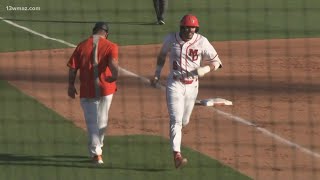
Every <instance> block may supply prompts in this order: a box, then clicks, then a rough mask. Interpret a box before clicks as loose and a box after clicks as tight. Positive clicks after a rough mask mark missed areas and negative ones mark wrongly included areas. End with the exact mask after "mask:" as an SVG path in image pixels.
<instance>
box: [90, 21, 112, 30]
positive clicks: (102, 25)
mask: <svg viewBox="0 0 320 180" xmlns="http://www.w3.org/2000/svg"><path fill="white" fill-rule="evenodd" d="M100 29H102V30H105V31H107V32H108V31H109V26H108V23H106V22H96V24H95V25H94V27H93V29H92V30H93V31H97V30H100Z"/></svg>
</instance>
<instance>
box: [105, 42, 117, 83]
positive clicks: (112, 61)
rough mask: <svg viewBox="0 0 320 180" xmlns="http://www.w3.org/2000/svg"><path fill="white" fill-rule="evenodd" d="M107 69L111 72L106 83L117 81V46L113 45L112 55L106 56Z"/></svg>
mask: <svg viewBox="0 0 320 180" xmlns="http://www.w3.org/2000/svg"><path fill="white" fill-rule="evenodd" d="M108 67H109V68H110V71H111V74H112V75H111V76H108V77H106V81H107V82H109V83H111V82H114V81H116V80H117V79H118V76H119V62H118V46H117V45H115V46H114V47H113V49H112V53H111V55H110V56H108Z"/></svg>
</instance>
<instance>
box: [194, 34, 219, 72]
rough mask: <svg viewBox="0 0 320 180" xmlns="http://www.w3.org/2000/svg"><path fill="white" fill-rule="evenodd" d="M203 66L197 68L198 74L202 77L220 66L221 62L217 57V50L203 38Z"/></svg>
mask: <svg viewBox="0 0 320 180" xmlns="http://www.w3.org/2000/svg"><path fill="white" fill-rule="evenodd" d="M203 48H204V50H203V56H202V57H203V64H204V65H203V66H201V67H199V68H198V69H197V74H198V76H200V77H202V76H204V75H205V74H207V73H208V72H210V71H212V70H213V71H216V70H218V69H219V68H222V63H221V60H220V58H219V55H218V53H217V51H216V50H215V49H214V47H213V46H212V45H211V44H210V42H209V41H208V40H207V39H205V41H204V43H203Z"/></svg>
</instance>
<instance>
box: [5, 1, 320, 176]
mask: <svg viewBox="0 0 320 180" xmlns="http://www.w3.org/2000/svg"><path fill="white" fill-rule="evenodd" d="M154 5H157V6H160V9H158V10H155V8H154ZM162 5H163V7H161V6H162ZM0 8H1V9H0V38H1V44H0V78H1V79H0V120H1V121H0V122H1V124H0V179H101V178H108V179H150V178H152V179H275V180H277V179H279V180H280V179H281V180H283V179H288V180H289V179H290V180H291V179H310V180H311V179H312V180H313V179H320V173H319V172H320V171H319V168H320V167H319V159H320V146H319V143H318V139H319V131H320V124H319V122H318V120H319V118H318V117H319V115H320V114H319V111H318V109H319V108H320V105H319V102H320V93H319V92H320V84H319V78H320V72H319V70H320V63H319V62H320V61H319V60H320V59H319V58H320V51H319V47H320V46H319V44H320V39H319V35H320V24H319V23H318V19H319V18H320V13H319V12H320V2H318V1H315V0H310V1H303V0H290V1H289V0H260V1H250V0H239V1H231V0H223V1H218V0H199V1H189V0H188V1H165V2H162V1H159V2H158V1H151V0H135V1H129V0H128V1H124V0H122V1H115V0H113V1H111V0H109V1H102V0H101V1H100V0H94V1H83V0H81V1H76V0H70V1H62V0H55V1H52V0H49V1H48V0H37V1H35V0H29V1H21V0H10V1H4V2H1V3H0ZM161 12H163V15H161ZM189 13H191V14H193V15H195V16H196V17H197V19H198V20H199V34H201V35H203V36H204V37H206V38H207V39H208V40H209V42H211V44H212V45H213V47H214V48H215V50H216V51H217V53H218V55H219V57H220V59H221V62H222V64H223V67H222V68H221V69H219V70H217V71H211V72H210V73H207V74H206V75H205V76H204V77H201V78H199V79H198V81H199V92H198V96H197V100H204V99H210V98H219V99H220V100H221V99H225V100H229V101H231V102H232V105H228V106H226V105H224V106H202V105H199V104H197V105H196V106H195V107H194V108H193V110H192V115H191V117H190V122H189V124H188V125H187V126H185V127H183V128H182V148H181V153H182V155H183V156H184V157H185V158H187V159H188V163H187V164H186V166H185V167H184V168H183V169H181V170H180V169H178V170H176V169H175V167H174V157H173V152H172V149H171V144H170V136H169V130H170V126H172V124H171V125H170V120H169V119H170V116H169V114H168V106H167V101H168V98H167V95H168V92H167V91H166V86H167V78H168V75H169V71H170V66H171V65H172V64H170V61H169V56H167V59H166V62H165V65H164V67H163V69H162V71H161V76H160V81H159V82H160V83H161V85H160V86H158V88H153V87H152V86H151V85H150V79H152V78H153V76H154V74H155V71H156V64H157V56H158V55H159V52H160V48H161V46H162V43H163V41H164V39H165V37H166V35H167V34H168V33H170V32H179V31H180V30H181V29H180V27H179V26H180V20H181V18H182V17H183V16H184V15H186V14H189ZM98 21H103V22H107V23H108V25H109V35H108V39H109V40H110V41H112V42H114V43H116V44H118V46H119V58H118V59H119V66H120V68H119V77H118V79H117V92H116V93H115V94H114V97H113V99H112V103H111V108H110V111H109V113H108V116H109V118H108V126H107V128H106V129H105V139H104V146H103V147H102V151H103V160H104V164H103V165H99V166H96V165H93V163H92V160H91V157H90V154H89V153H88V149H87V148H88V147H87V144H88V130H87V125H86V123H85V120H84V114H83V109H82V107H81V105H80V98H79V93H80V92H79V85H80V81H79V72H78V74H77V75H78V76H77V78H76V82H75V87H76V89H77V91H78V95H77V96H76V98H75V99H71V98H69V97H68V83H69V81H68V76H69V68H68V67H67V62H68V61H69V58H70V57H71V55H72V53H73V52H74V50H75V47H76V46H77V45H78V44H79V43H80V42H82V41H84V40H85V39H87V38H88V37H89V36H90V35H91V34H92V28H93V27H94V25H95V23H96V22H98ZM177 42H178V40H177ZM190 46H191V45H190ZM181 48H182V46H181ZM201 48H203V47H202V46H200V47H199V49H201ZM195 52H198V51H194V50H193V51H192V53H191V54H188V53H187V55H188V56H191V55H193V56H195V54H194V53H195ZM199 52H200V50H199ZM182 54H183V53H182ZM182 59H183V57H181V59H180V61H181V60H182ZM169 78H170V77H169ZM187 86H189V85H182V86H179V87H175V88H177V92H178V91H180V92H181V91H183V93H182V95H183V96H185V95H188V93H190V91H188V88H187ZM183 88H185V89H183ZM216 100H217V99H216ZM170 103H172V104H177V102H176V101H175V100H173V101H170Z"/></svg>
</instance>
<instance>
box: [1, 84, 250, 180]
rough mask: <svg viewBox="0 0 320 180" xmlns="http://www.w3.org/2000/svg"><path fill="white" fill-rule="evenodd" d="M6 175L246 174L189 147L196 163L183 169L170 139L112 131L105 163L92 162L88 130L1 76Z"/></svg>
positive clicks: (197, 176)
mask: <svg viewBox="0 0 320 180" xmlns="http://www.w3.org/2000/svg"><path fill="white" fill-rule="evenodd" d="M0 88H1V94H0V99H1V101H0V107H1V109H0V114H1V116H0V122H1V126H0V144H1V146H0V179H10V180H12V179H32V180H36V179H39V180H40V179H41V180H42V179H48V180H49V179H70V180H71V179H104V178H107V179H109V178H111V179H137V180H141V179H151V178H152V179H159V180H161V179H163V178H165V179H180V178H181V179H243V180H247V179H249V178H247V177H246V176H244V175H241V174H240V173H238V172H236V171H235V170H233V169H231V168H229V167H227V166H224V165H222V164H220V163H219V162H218V161H216V160H213V159H211V158H209V157H206V156H204V155H201V154H200V153H198V152H194V151H192V150H190V149H188V148H184V149H183V151H184V152H185V154H186V155H187V156H188V158H189V160H191V161H193V162H194V164H192V163H191V164H190V165H188V167H186V168H184V169H182V170H181V171H177V170H175V169H174V167H173V162H172V152H171V151H170V148H169V147H170V146H169V144H168V140H166V139H163V138H161V137H154V136H142V135H141V136H137V135H136V136H122V137H115V136H107V137H106V140H105V142H106V145H105V148H104V149H105V153H104V156H105V161H106V163H105V165H103V166H101V167H96V166H94V165H92V163H91V162H90V159H89V158H88V156H87V148H86V143H87V142H86V133H85V132H84V131H83V130H81V129H79V128H76V127H75V126H74V125H73V124H72V123H70V122H69V121H67V120H66V119H64V118H62V117H61V116H59V115H58V114H56V113H55V112H53V111H51V110H50V109H47V108H46V107H44V106H43V105H41V104H40V103H39V102H37V101H36V100H34V99H32V98H30V97H28V96H26V95H24V94H22V93H21V92H20V91H19V90H17V89H15V88H13V87H12V86H10V85H9V84H8V83H6V82H4V81H0Z"/></svg>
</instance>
